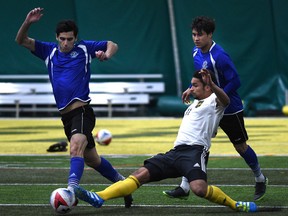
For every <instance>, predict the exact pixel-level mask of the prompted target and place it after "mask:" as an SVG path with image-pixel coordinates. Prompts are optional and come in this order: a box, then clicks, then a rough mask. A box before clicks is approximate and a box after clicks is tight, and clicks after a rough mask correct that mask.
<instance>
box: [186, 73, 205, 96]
mask: <svg viewBox="0 0 288 216" xmlns="http://www.w3.org/2000/svg"><path fill="white" fill-rule="evenodd" d="M191 84H192V87H191V88H190V92H191V95H192V96H193V97H194V98H195V99H197V100H201V99H204V98H205V96H206V95H205V86H204V85H203V83H202V82H201V81H200V80H199V79H197V78H195V77H193V78H192V80H191Z"/></svg>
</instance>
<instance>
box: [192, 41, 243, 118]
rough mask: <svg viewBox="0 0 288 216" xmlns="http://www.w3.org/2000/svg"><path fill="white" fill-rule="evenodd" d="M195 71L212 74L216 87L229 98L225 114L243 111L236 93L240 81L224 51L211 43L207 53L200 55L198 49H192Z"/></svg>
mask: <svg viewBox="0 0 288 216" xmlns="http://www.w3.org/2000/svg"><path fill="white" fill-rule="evenodd" d="M193 58H194V67H195V70H201V69H202V68H205V69H208V70H210V71H212V72H214V74H215V76H216V80H217V85H218V86H219V87H221V88H222V89H223V90H224V91H225V93H226V94H227V95H228V96H229V98H230V105H229V106H228V107H227V108H226V110H225V114H233V113H237V112H239V111H242V110H243V104H242V100H241V98H240V96H239V94H238V93H237V89H238V88H239V87H240V85H241V83H240V79H239V76H238V73H237V71H236V68H235V66H234V64H233V62H232V60H231V58H230V57H229V55H228V54H227V53H226V52H225V51H224V49H223V48H222V47H221V46H219V45H218V44H216V43H215V42H214V41H213V44H212V46H211V47H210V50H209V52H206V53H202V52H201V50H200V49H198V48H197V47H194V49H193Z"/></svg>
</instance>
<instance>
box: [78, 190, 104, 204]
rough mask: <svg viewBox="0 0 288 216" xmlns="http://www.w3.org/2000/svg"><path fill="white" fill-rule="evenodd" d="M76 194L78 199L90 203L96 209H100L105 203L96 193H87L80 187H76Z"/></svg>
mask: <svg viewBox="0 0 288 216" xmlns="http://www.w3.org/2000/svg"><path fill="white" fill-rule="evenodd" d="M74 192H75V195H76V197H78V198H79V199H80V200H83V201H85V202H87V203H89V204H90V205H92V206H94V207H95V208H100V207H101V206H102V205H103V203H104V200H103V199H102V198H101V197H100V196H98V195H97V194H96V193H94V192H90V191H87V190H85V189H84V188H82V187H80V186H76V187H75V188H74Z"/></svg>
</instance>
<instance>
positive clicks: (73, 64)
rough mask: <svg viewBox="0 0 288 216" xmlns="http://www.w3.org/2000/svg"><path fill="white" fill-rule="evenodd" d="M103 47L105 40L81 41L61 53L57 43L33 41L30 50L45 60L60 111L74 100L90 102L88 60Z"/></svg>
mask: <svg viewBox="0 0 288 216" xmlns="http://www.w3.org/2000/svg"><path fill="white" fill-rule="evenodd" d="M106 49H107V41H83V40H82V41H80V42H79V43H78V44H75V45H74V48H73V49H72V50H71V51H70V52H69V53H63V52H60V50H59V48H58V44H56V43H52V42H42V41H38V40H36V41H35V51H34V52H32V53H33V54H34V55H36V56H37V57H39V58H40V59H42V60H44V61H45V64H46V67H47V69H48V71H49V78H50V82H51V84H52V88H53V94H54V97H55V101H56V104H57V107H58V109H59V110H63V109H65V107H67V106H68V105H70V104H71V103H72V102H74V101H75V100H79V101H82V102H90V100H91V99H90V98H89V91H90V90H89V81H90V75H91V72H90V63H91V60H92V59H93V58H95V56H96V55H95V52H96V51H98V50H102V51H104V52H105V51H106Z"/></svg>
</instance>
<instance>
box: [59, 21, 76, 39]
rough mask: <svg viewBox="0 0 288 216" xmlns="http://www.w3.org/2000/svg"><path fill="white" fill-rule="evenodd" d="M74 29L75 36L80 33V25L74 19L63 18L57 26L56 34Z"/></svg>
mask: <svg viewBox="0 0 288 216" xmlns="http://www.w3.org/2000/svg"><path fill="white" fill-rule="evenodd" d="M70 31H73V34H74V36H75V37H77V35H78V27H77V25H76V23H75V22H74V21H73V20H62V21H60V22H59V23H58V24H57V26H56V30H55V32H56V35H57V37H58V36H59V34H60V33H62V32H70Z"/></svg>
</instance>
